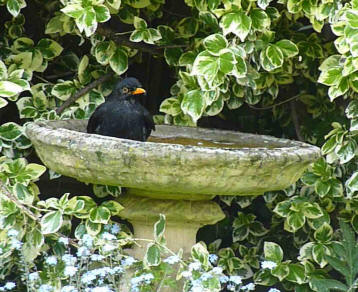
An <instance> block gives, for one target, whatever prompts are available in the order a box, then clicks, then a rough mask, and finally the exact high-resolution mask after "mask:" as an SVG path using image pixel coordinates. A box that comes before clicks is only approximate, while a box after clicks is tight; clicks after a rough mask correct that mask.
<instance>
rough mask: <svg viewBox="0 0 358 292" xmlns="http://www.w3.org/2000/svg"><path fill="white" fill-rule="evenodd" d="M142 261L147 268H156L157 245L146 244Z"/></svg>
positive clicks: (158, 253)
mask: <svg viewBox="0 0 358 292" xmlns="http://www.w3.org/2000/svg"><path fill="white" fill-rule="evenodd" d="M143 261H144V264H145V265H147V266H158V265H159V264H160V248H159V246H158V245H157V244H155V243H149V244H148V246H147V251H146V253H145V255H144V259H143Z"/></svg>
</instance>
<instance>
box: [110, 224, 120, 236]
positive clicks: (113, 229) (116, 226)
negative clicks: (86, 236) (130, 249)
mask: <svg viewBox="0 0 358 292" xmlns="http://www.w3.org/2000/svg"><path fill="white" fill-rule="evenodd" d="M120 230H121V227H120V226H119V225H118V224H116V223H115V224H113V226H112V228H111V233H112V234H118V232H119V231H120Z"/></svg>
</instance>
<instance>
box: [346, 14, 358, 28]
mask: <svg viewBox="0 0 358 292" xmlns="http://www.w3.org/2000/svg"><path fill="white" fill-rule="evenodd" d="M346 20H347V23H348V25H349V26H351V27H352V28H358V11H356V10H348V11H347V12H346Z"/></svg>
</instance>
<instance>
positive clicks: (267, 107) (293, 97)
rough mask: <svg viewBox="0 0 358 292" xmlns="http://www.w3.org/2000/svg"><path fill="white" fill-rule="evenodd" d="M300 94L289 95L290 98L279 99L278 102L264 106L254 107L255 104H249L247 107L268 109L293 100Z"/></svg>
mask: <svg viewBox="0 0 358 292" xmlns="http://www.w3.org/2000/svg"><path fill="white" fill-rule="evenodd" d="M300 96H301V94H297V95H295V96H292V97H290V98H288V99H286V100H284V101H281V102H279V103H275V104H273V105H270V106H266V107H255V106H253V105H249V107H250V108H252V109H254V110H268V109H272V108H274V107H276V106H279V105H283V104H285V103H287V102H290V101H292V100H295V99H297V98H299V97H300Z"/></svg>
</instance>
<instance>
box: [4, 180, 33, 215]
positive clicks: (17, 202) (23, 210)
mask: <svg viewBox="0 0 358 292" xmlns="http://www.w3.org/2000/svg"><path fill="white" fill-rule="evenodd" d="M0 190H1V192H2V193H4V194H5V196H6V197H8V198H9V199H10V200H11V202H13V203H14V204H15V205H16V206H17V207H18V208H19V209H21V211H22V212H24V213H25V214H26V215H27V216H29V217H30V218H31V219H32V220H34V221H37V222H38V221H39V218H38V217H37V216H36V215H35V214H34V213H32V212H31V211H30V210H29V209H27V208H26V207H25V206H24V205H23V204H21V203H20V202H19V201H18V200H17V199H16V198H15V197H14V196H13V195H12V194H11V193H10V191H9V190H8V189H7V188H6V187H5V186H4V185H3V183H1V182H0Z"/></svg>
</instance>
